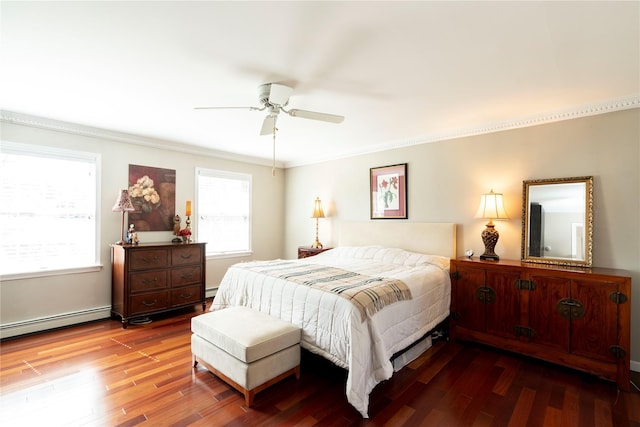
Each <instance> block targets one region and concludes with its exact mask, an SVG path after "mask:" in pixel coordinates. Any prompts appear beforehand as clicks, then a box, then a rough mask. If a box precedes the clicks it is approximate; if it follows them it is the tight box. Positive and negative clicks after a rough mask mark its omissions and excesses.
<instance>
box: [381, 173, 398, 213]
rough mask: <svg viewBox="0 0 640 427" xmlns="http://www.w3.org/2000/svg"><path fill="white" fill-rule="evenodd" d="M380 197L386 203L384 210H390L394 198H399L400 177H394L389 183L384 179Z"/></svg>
mask: <svg viewBox="0 0 640 427" xmlns="http://www.w3.org/2000/svg"><path fill="white" fill-rule="evenodd" d="M379 190H380V195H381V197H382V200H383V201H384V208H385V209H388V208H389V206H390V205H391V203H393V199H394V198H396V199H397V198H399V190H398V177H397V176H395V175H394V176H392V177H391V178H390V179H389V181H387V180H386V179H384V180H383V181H382V183H380V184H379Z"/></svg>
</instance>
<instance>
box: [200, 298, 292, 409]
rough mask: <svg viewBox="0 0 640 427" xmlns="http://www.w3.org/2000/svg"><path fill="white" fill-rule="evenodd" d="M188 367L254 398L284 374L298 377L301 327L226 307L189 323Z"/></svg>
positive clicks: (249, 398) (249, 402) (247, 399)
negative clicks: (190, 363)
mask: <svg viewBox="0 0 640 427" xmlns="http://www.w3.org/2000/svg"><path fill="white" fill-rule="evenodd" d="M191 332H193V334H192V335H191V353H192V358H193V367H194V368H195V367H196V366H197V364H198V362H201V363H202V364H203V365H204V366H205V367H206V368H207V369H209V371H211V372H212V373H214V374H215V375H216V376H217V377H219V378H220V379H222V380H224V381H225V382H226V383H228V384H229V385H231V386H232V387H234V388H235V389H237V390H238V391H240V392H241V393H243V394H244V400H245V403H246V404H247V406H251V404H252V403H253V397H254V395H255V394H256V393H257V392H259V391H261V390H264V389H265V388H267V387H269V386H270V385H272V384H275V383H276V382H278V381H280V380H282V379H283V378H285V377H287V376H289V375H295V376H296V378H300V335H301V332H300V328H298V327H297V326H294V325H292V324H290V323H287V322H285V321H282V320H280V319H276V318H275V317H271V316H269V315H267V314H263V313H260V312H258V311H255V310H252V309H250V308H246V307H228V308H225V309H222V310H218V311H212V312H209V313H205V314H201V315H199V316H196V317H194V318H192V319H191Z"/></svg>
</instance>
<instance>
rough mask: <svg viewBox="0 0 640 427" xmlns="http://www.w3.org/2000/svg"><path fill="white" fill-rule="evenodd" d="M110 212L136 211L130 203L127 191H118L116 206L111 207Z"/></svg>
mask: <svg viewBox="0 0 640 427" xmlns="http://www.w3.org/2000/svg"><path fill="white" fill-rule="evenodd" d="M111 210H112V211H113V212H131V211H135V210H136V208H134V207H133V203H131V199H130V198H129V191H128V190H120V193H119V194H118V199H117V200H116V204H115V205H113V207H112V208H111Z"/></svg>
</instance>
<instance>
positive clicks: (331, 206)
mask: <svg viewBox="0 0 640 427" xmlns="http://www.w3.org/2000/svg"><path fill="white" fill-rule="evenodd" d="M396 163H408V195H409V198H408V204H409V206H408V208H409V219H408V220H409V221H432V222H438V221H444V222H455V223H457V224H458V242H457V248H458V249H457V250H458V255H459V256H462V255H463V254H464V250H465V249H473V250H474V251H475V253H476V254H479V253H482V251H483V249H484V246H483V244H482V241H481V239H480V233H481V232H482V230H483V229H484V221H483V220H480V219H475V218H474V217H473V216H474V214H475V211H476V209H477V207H478V203H479V200H480V195H481V194H482V193H484V192H487V191H489V190H491V189H494V190H495V191H496V192H502V193H504V196H505V203H506V208H507V210H508V213H509V215H510V217H511V219H510V220H507V221H497V222H496V228H497V229H498V231H499V232H500V240H499V241H498V244H497V246H496V252H497V253H498V254H499V255H500V256H501V258H503V259H519V258H520V245H521V243H520V241H521V220H522V181H523V180H528V179H538V178H557V177H570V176H584V175H593V176H594V254H593V262H594V265H595V266H600V267H612V268H620V269H625V270H628V271H629V272H630V274H631V276H632V287H633V292H632V294H633V295H632V301H633V304H634V306H638V305H640V172H639V169H640V109H633V110H626V111H620V112H614V113H609V114H602V115H597V116H592V117H587V118H581V119H575V120H567V121H562V122H557V123H552V124H545V125H539V126H534V127H528V128H523V129H517V130H510V131H504V132H498V133H493V134H487V135H479V136H473V137H467V138H460V139H456V140H450V141H441V142H436V143H430V144H422V145H415V146H410V147H404V148H399V149H394V150H390V151H385V152H380V153H375V154H368V155H362V156H358V157H353V158H349V159H343V160H338V161H332V162H327V163H322V164H315V165H310V166H303V167H296V168H290V169H287V171H286V201H285V205H286V224H287V226H286V230H285V232H286V249H285V256H287V257H295V256H296V248H297V246H299V245H309V244H311V243H312V242H313V240H314V237H315V222H314V220H313V219H311V218H310V215H311V209H312V207H313V200H314V199H315V197H316V196H319V197H320V198H321V199H322V201H323V204H324V205H325V209H326V210H325V213H326V214H328V215H329V217H328V218H326V219H324V220H320V241H321V242H322V243H324V244H325V246H330V245H331V244H333V243H334V242H335V240H334V239H335V236H334V233H333V229H334V228H335V224H336V223H337V221H339V220H362V221H366V220H369V181H368V179H369V168H370V167H376V166H384V165H392V164H396ZM632 311H633V314H632V319H631V323H632V325H633V326H632V331H631V334H632V344H631V348H632V350H631V358H632V360H634V361H636V362H634V366H632V368H635V370H640V369H639V368H640V326H637V325H640V310H638V309H637V308H636V309H633V310H632Z"/></svg>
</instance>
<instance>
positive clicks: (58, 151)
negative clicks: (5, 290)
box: [0, 140, 102, 281]
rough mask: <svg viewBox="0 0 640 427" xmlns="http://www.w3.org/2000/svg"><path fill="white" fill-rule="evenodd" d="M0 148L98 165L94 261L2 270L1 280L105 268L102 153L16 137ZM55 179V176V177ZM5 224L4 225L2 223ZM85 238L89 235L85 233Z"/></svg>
mask: <svg viewBox="0 0 640 427" xmlns="http://www.w3.org/2000/svg"><path fill="white" fill-rule="evenodd" d="M0 152H2V153H8V154H18V155H24V156H31V157H42V158H49V159H59V160H70V161H80V162H86V163H93V164H94V166H95V190H94V191H95V206H94V209H95V210H94V212H93V215H94V218H95V221H94V230H93V233H94V238H95V245H94V248H93V250H94V257H93V261H92V262H89V263H82V264H81V263H78V265H75V266H67V267H60V268H56V267H55V266H51V267H46V268H41V269H38V270H34V271H24V272H14V273H7V274H2V273H3V272H2V271H0V281H6V280H17V279H26V278H31V277H45V276H57V275H63V274H70V273H85V272H91V271H99V270H101V269H102V265H101V264H100V245H101V243H100V188H101V187H100V177H101V175H102V173H101V165H102V157H101V155H100V154H99V153H90V152H84V151H76V150H68V149H63V148H57V147H48V146H41V145H32V144H24V143H17V142H13V141H6V140H3V141H2V142H1V146H0ZM52 179H55V176H53V177H52ZM0 226H3V227H4V226H5V225H0ZM83 237H85V236H73V233H72V232H70V233H69V238H70V239H73V238H83ZM85 238H86V237H85Z"/></svg>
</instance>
